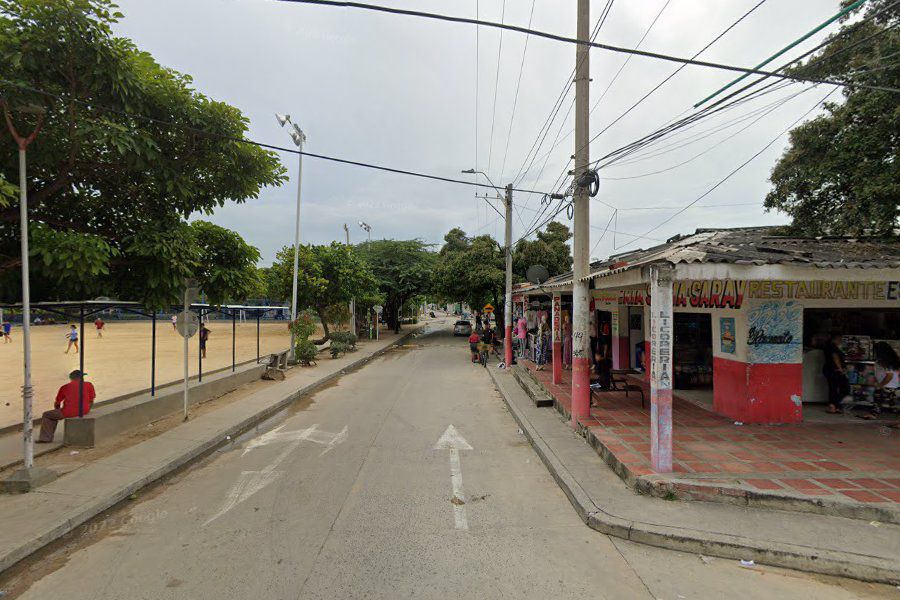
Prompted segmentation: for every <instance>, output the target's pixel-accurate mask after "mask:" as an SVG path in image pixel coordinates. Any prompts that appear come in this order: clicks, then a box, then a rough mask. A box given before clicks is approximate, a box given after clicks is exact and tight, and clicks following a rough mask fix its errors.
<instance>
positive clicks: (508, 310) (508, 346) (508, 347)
mask: <svg viewBox="0 0 900 600" xmlns="http://www.w3.org/2000/svg"><path fill="white" fill-rule="evenodd" d="M504 204H506V228H505V229H506V233H505V236H506V301H505V302H504V304H503V320H504V321H505V322H506V335H505V336H504V338H503V340H504V341H503V349H504V355H505V356H504V360H505V361H506V368H507V369H511V368H512V362H513V351H512V319H513V315H512V259H513V249H512V213H513V205H512V184H511V183H510V184H508V185H507V186H506V202H505V203H504Z"/></svg>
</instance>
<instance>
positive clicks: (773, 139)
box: [626, 86, 839, 245]
mask: <svg viewBox="0 0 900 600" xmlns="http://www.w3.org/2000/svg"><path fill="white" fill-rule="evenodd" d="M838 89H839V88H838V86H835V87H834V88H832V90H831V91H830V92H828V93H827V94H825V96H824V97H823V98H822V99H821V100H819V101H818V102H816V103H815V105H813V107H812V108H810V109H809V110H808V111H806V112H805V113H803V114H802V115H800V117H799V118H798V119H796V120H795V121H794V122H793V123H791V124H790V125H788V126H787V127H786V128H785V129H783V130H782V131H781V132H780V133H779V134H778V135H776V136H775V137H774V138H772V139H771V140H770V141H769V142H768V143H767V144H766V145H765V146H763V147H762V148H761V149H760V150H759V151H757V152H756V153H755V154H753V156H751V157H750V158H748V159H747V160H745V161H744V162H742V163H741V164H740V165H738V166H737V167H736V168H734V169H733V170H732V171H730V172H729V173H728V174H727V175H725V177H723V178H722V179H720V180H719V181H717V182H716V184H715V185H713V186H712V187H711V188H709V189H708V190H706V191H705V192H703V193H702V194H700V195H699V196H697V197H696V198H695V199H694V200H692V201H691V202H689V203H688V204H687V205H685V206H684V207H682V208H680V209H679V210H678V211H677V212H675V214H673V215H671V216H669V217H668V218H666V219H665V220H664V221H662V222H661V223H659V224H657V225H654V226H653V227H651V228H650V229H648V230H647V231H646V232H645V233H644V234H643V235H647V234H649V233H653V232H654V231H656V230H657V229H659V228H660V227H662V226H663V225H665V224H666V223H669V222H670V221H672V219H674V218H675V217H677V216H678V215H680V214H682V213H683V212H685V211H686V210H688V209H689V208H691V207H692V206H694V205H695V204H697V203H698V202H700V201H701V200H703V199H704V198H706V197H707V196H709V195H710V194H711V193H713V192H714V191H716V190H717V189H718V188H719V187H720V186H722V184H724V183H725V182H726V181H728V180H729V179H731V177H732V176H734V175H735V174H736V173H738V172H739V171H741V170H742V169H743V168H744V167H746V166H747V165H749V164H750V163H751V162H753V160H755V159H756V158H757V157H758V156H759V155H761V154H762V153H763V152H765V151H766V150H768V149H769V148H770V147H771V146H772V144H774V143H775V142H777V141H778V140H779V139H780V138H781V136H783V135H784V134H786V133H788V132H789V131H790V130H791V129H793V128H794V127H796V126H797V124H798V123H800V122H801V121H802V120H803V119H805V118H806V117H807V116H808V115H809V114H810V113H812V112H813V111H814V110H816V109H817V108H819V107H820V106H821V105H823V104H825V102H826V101H827V100H828V98H829V97H830V96H831V95H832V94H834V92H836V91H837V90H838ZM628 243H631V242H628ZM626 245H627V244H626Z"/></svg>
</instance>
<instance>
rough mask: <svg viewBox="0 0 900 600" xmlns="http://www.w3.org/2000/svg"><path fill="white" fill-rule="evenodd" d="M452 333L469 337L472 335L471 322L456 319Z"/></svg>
mask: <svg viewBox="0 0 900 600" xmlns="http://www.w3.org/2000/svg"><path fill="white" fill-rule="evenodd" d="M453 335H464V336H466V337H469V336H470V335H472V323H470V322H469V321H457V322H456V323H455V324H454V325H453Z"/></svg>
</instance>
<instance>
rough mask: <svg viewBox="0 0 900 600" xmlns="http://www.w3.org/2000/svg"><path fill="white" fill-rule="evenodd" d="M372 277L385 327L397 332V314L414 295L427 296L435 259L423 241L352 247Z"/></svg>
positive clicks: (386, 242)
mask: <svg viewBox="0 0 900 600" xmlns="http://www.w3.org/2000/svg"><path fill="white" fill-rule="evenodd" d="M353 251H354V253H356V254H357V255H358V256H359V257H360V258H361V259H362V260H363V261H364V262H365V263H366V265H368V267H369V269H370V270H371V271H372V274H373V275H374V277H375V283H376V286H377V290H378V292H379V293H380V295H381V297H382V298H383V301H384V312H383V313H382V314H383V316H384V319H385V321H386V322H387V323H388V326H390V327H393V328H394V331H398V332H399V331H400V320H399V319H398V318H397V317H398V312H399V311H400V310H401V309H402V307H403V305H404V304H405V303H406V302H407V301H408V300H410V299H411V298H414V297H416V296H420V295H422V294H424V293H426V292H427V291H428V289H429V286H430V285H431V274H432V270H433V269H434V265H435V263H436V256H435V254H434V252H432V251H431V250H430V248H429V246H428V244H426V243H424V242H423V241H422V240H376V241H370V242H364V243H362V244H359V245H358V246H354V248H353Z"/></svg>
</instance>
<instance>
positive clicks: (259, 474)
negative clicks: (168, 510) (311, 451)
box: [203, 424, 349, 527]
mask: <svg viewBox="0 0 900 600" xmlns="http://www.w3.org/2000/svg"><path fill="white" fill-rule="evenodd" d="M318 427H319V426H318V424H316V425H313V426H311V427H307V428H306V429H301V430H298V431H282V429H283V428H284V426H283V425H282V426H281V427H277V428H276V429H273V430H272V431H268V432H266V433H264V434H262V435H261V436H259V437H257V438H254V439H252V440H250V442H248V443H247V447H246V448H244V451H243V453H241V456H244V455H246V454H247V453H248V452H249V451H250V450H253V449H254V448H260V447H262V446H267V445H269V444H271V443H274V442H282V441H290V443H289V444H288V445H287V446H286V447H285V448H284V449H283V450H282V451H281V452H280V453H279V454H278V456H276V457H275V459H274V460H273V461H272V462H270V463H269V464H268V465H266V466H265V467H263V468H262V470H259V471H241V475H240V477H239V478H238V480H237V481H236V482H235V484H234V485H233V486H232V487H231V490H229V492H228V494H226V495H225V501H224V502H223V503H222V506H221V508H219V510H218V512H216V513H215V514H214V515H213V516H211V517H210V518H209V519H207V520H206V522H205V523H203V525H204V527H205V526H206V525H209V524H210V523H212V522H213V521H215V520H216V519H218V518H219V517H221V516H222V515H224V514H225V513H227V512H228V511H230V510H231V509H233V508H234V507H235V506H237V505H238V504H240V503H241V502H243V501H244V500H246V499H247V498H249V497H251V496H252V495H254V494H255V493H257V492H258V491H260V490H261V489H263V488H264V487H266V486H267V485H269V484H270V483H272V482H273V481H275V480H276V479H278V477H279V476H280V475H281V471H277V470H276V469H277V468H278V465H280V464H281V463H282V462H284V461H285V460H286V459H287V457H288V456H290V454H291V453H292V452H293V451H294V450H296V449H297V447H298V446H300V444H301V443H302V442H304V441H310V442H315V443H316V444H323V445H325V450H323V451H322V454H320V455H319V456H322V455H324V454H325V453H326V452H328V451H330V450H332V449H333V448H334V447H335V446H336V445H338V444H340V443H342V442H344V441H345V440H346V439H347V437H348V436H349V430H348V429H347V426H346V425H345V426H344V428H343V429H342V430H341V431H339V432H338V433H329V432H327V431H319V430H318Z"/></svg>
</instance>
